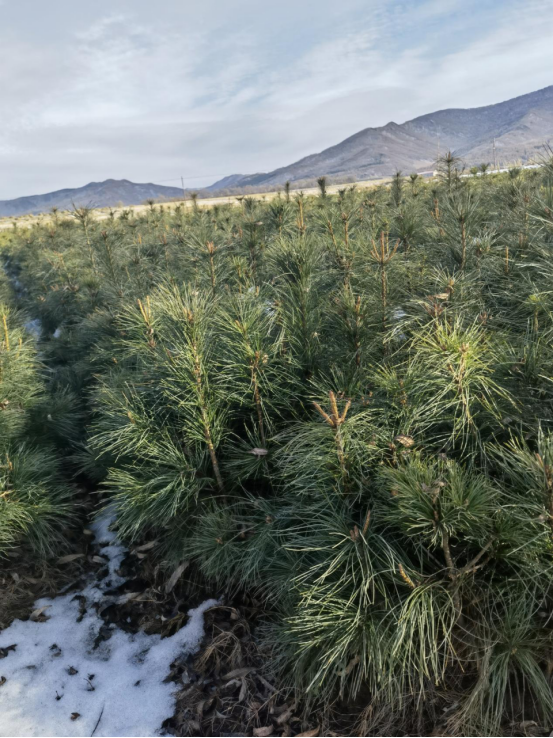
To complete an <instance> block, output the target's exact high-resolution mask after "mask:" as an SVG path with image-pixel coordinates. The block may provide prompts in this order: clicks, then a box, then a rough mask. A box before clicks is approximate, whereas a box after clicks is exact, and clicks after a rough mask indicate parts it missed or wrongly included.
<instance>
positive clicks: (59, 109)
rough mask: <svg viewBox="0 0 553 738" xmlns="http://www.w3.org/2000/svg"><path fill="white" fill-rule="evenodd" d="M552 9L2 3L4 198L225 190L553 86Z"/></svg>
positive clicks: (522, 4)
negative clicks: (88, 190)
mask: <svg viewBox="0 0 553 738" xmlns="http://www.w3.org/2000/svg"><path fill="white" fill-rule="evenodd" d="M552 27H553V2H552V0H317V1H316V2H315V1H314V0H278V2H263V1H261V2H260V0H94V2H92V1H88V0H86V1H85V0H81V1H80V2H75V0H0V199H8V198H12V197H18V196H20V195H30V194H36V193H41V192H47V191H50V190H55V189H60V188H63V187H79V186H82V185H84V184H86V183H87V182H89V181H92V180H103V179H106V178H108V177H113V178H117V179H119V178H127V179H131V180H134V181H137V182H147V181H154V182H159V183H166V184H174V185H175V186H178V185H179V184H180V176H181V175H182V176H184V178H185V184H186V186H189V187H196V186H197V187H199V186H201V185H204V184H210V183H211V182H213V181H214V180H216V179H218V178H220V177H222V176H224V175H226V174H231V173H234V172H240V173H251V172H256V171H267V170H271V169H273V168H275V167H277V166H281V165H284V164H288V163H290V162H292V161H294V160H296V159H298V158H300V157H301V156H304V155H306V154H309V153H313V152H315V151H320V150H321V149H323V148H325V147H327V146H330V145H332V144H335V143H338V141H340V140H342V139H343V138H345V137H347V136H348V135H351V134H353V133H355V132H357V131H358V130H360V129H362V128H366V127H368V126H379V125H383V124H385V123H387V122H388V121H390V120H394V121H396V122H397V123H401V122H403V121H405V120H408V119H410V118H413V117H415V116H417V115H421V114H423V113H427V112H431V111H433V110H437V109H440V108H445V107H474V106H478V105H485V104H489V103H492V102H500V101H502V100H505V99H508V98H510V97H514V96H516V95H520V94H524V93H526V92H530V91H533V90H536V89H539V88H541V87H546V86H547V85H550V84H553V72H552V71H551V70H552V69H553V44H552V43H551V29H552Z"/></svg>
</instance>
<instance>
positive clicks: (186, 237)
mask: <svg viewBox="0 0 553 738" xmlns="http://www.w3.org/2000/svg"><path fill="white" fill-rule="evenodd" d="M485 170H486V167H481V168H480V170H476V171H475V172H473V174H475V175H477V174H481V175H483V174H484V173H485ZM551 171H553V170H552V169H551V164H550V163H546V165H545V166H544V167H543V168H542V169H541V170H540V171H538V172H537V173H536V174H533V173H528V172H525V171H523V170H519V171H515V170H511V171H510V172H508V173H505V174H498V175H496V174H491V173H486V176H473V177H467V176H465V175H464V174H463V170H462V169H461V166H460V163H459V161H458V159H457V158H456V157H455V156H454V155H452V154H451V153H448V154H447V155H446V156H444V157H443V158H442V159H441V160H440V162H439V163H438V177H437V180H435V181H432V182H430V183H426V182H425V181H424V180H423V179H422V178H421V177H417V176H415V175H411V177H410V178H409V179H408V180H404V179H403V178H402V177H401V174H400V173H399V172H398V174H397V176H396V177H395V178H394V180H393V183H392V185H391V186H390V187H385V186H382V187H375V188H373V189H371V190H368V191H361V190H358V189H356V188H355V187H351V188H346V187H344V188H343V189H341V190H340V191H339V192H338V193H337V194H336V195H333V194H330V193H329V191H328V188H327V183H326V180H325V179H324V178H321V180H320V181H319V190H320V194H319V195H318V196H314V197H306V196H304V195H303V194H302V193H299V194H297V195H295V196H291V193H290V189H289V188H285V192H284V195H283V196H280V195H279V196H278V197H276V198H274V199H273V200H271V201H269V202H264V201H259V200H255V199H254V198H241V199H240V200H239V202H237V203H236V205H219V206H216V207H215V208H212V209H209V210H208V209H203V208H202V207H201V205H200V203H199V202H197V201H193V202H192V203H191V206H190V207H187V208H185V207H182V206H179V207H178V208H176V209H175V210H174V211H172V210H171V209H170V208H166V207H164V208H163V209H162V208H161V207H158V206H156V205H155V203H151V204H150V208H149V209H148V210H147V212H146V213H145V214H143V215H136V214H134V213H133V212H131V211H126V212H125V213H124V214H122V215H121V217H112V218H110V219H108V220H103V221H101V220H99V219H98V218H96V217H95V216H94V214H93V213H90V212H88V211H86V212H85V211H78V212H76V213H75V217H73V218H71V219H67V218H64V217H63V216H62V215H61V214H59V213H57V214H56V217H55V219H54V221H53V222H51V223H49V224H48V226H37V227H34V228H32V229H30V230H29V231H27V232H25V234H23V232H22V231H21V230H19V231H18V232H16V233H15V234H13V235H12V236H11V243H10V244H9V246H8V248H7V257H8V266H9V269H10V270H11V273H13V274H14V275H16V276H17V279H18V280H19V283H20V285H21V289H20V295H19V300H20V303H21V305H22V307H24V308H25V310H26V311H27V312H28V313H29V314H31V315H33V317H38V318H40V319H41V321H42V325H43V331H42V336H41V341H40V347H41V352H42V355H43V357H44V361H45V362H46V363H47V366H48V369H49V379H48V382H47V385H48V386H47V389H48V394H47V395H45V394H44V389H43V380H42V379H41V378H40V376H39V374H37V369H36V357H35V354H34V353H33V350H31V349H32V345H31V344H30V343H29V341H28V339H25V338H23V340H22V344H21V347H20V348H18V349H17V350H18V351H19V355H18V358H17V362H16V364H17V373H18V374H16V370H15V369H12V368H10V367H12V364H11V363H10V362H12V363H13V362H14V361H15V359H14V357H15V347H16V346H19V343H18V342H19V337H20V335H21V334H18V333H14V338H13V339H11V345H10V351H7V350H6V347H5V346H4V350H3V353H2V362H3V364H2V367H3V368H2V371H4V372H5V377H6V378H5V379H3V380H2V381H3V382H5V387H6V388H9V392H10V393H12V395H13V397H14V398H17V399H14V401H13V402H14V404H13V411H12V410H11V409H10V410H9V411H7V412H4V411H2V412H0V423H3V424H5V426H4V425H2V428H4V427H5V428H6V433H8V434H9V433H12V434H15V435H17V437H18V438H21V437H22V436H21V434H25V433H26V434H27V435H31V436H32V434H33V433H34V434H35V435H46V433H48V435H49V437H50V438H51V439H52V440H53V441H54V442H55V443H56V444H57V445H58V446H60V445H63V444H65V445H66V447H68V448H69V449H70V455H69V459H70V460H71V462H72V463H73V464H76V463H79V464H81V469H82V471H83V472H84V473H85V474H86V475H87V476H88V477H89V478H91V479H94V480H95V481H101V480H103V490H104V491H105V493H106V494H107V496H108V499H109V500H110V501H111V500H113V501H115V503H116V507H117V510H118V522H119V530H120V534H121V535H122V536H123V537H126V538H128V539H131V540H137V539H141V538H143V537H145V536H149V535H151V536H155V537H156V538H157V539H158V540H159V541H160V542H161V545H160V555H161V556H162V557H163V559H164V560H165V562H170V563H173V564H174V563H175V562H177V561H182V560H183V559H190V560H191V561H193V562H194V565H195V567H196V569H197V571H199V572H201V573H202V575H203V576H204V577H206V578H207V579H208V580H209V582H211V584H212V586H213V587H216V588H218V589H219V590H220V591H221V592H222V593H229V592H235V591H236V590H248V591H249V592H253V593H255V596H256V598H257V599H258V601H259V602H262V603H263V605H264V609H265V613H266V617H265V619H264V625H263V627H262V632H263V641H264V643H265V646H266V648H267V649H268V652H270V653H271V655H272V659H273V663H274V665H275V668H276V669H278V670H279V673H280V677H281V683H282V684H283V685H284V686H286V687H289V688H291V689H297V690H298V691H299V692H301V694H302V695H305V696H306V699H307V700H308V701H310V702H311V703H312V704H313V703H317V704H318V705H319V706H322V707H329V706H330V705H332V704H334V703H335V700H336V699H337V698H340V699H342V700H365V701H367V702H370V704H371V709H372V710H373V713H371V714H373V716H374V721H375V722H374V725H373V726H372V727H371V726H370V725H369V726H367V727H366V730H375V731H376V730H377V729H378V726H377V725H376V715H377V714H378V712H379V709H380V708H383V707H388V711H389V710H393V711H397V713H398V715H399V714H401V715H402V716H405V715H406V714H408V713H409V710H410V711H411V713H412V714H416V715H417V716H418V717H419V718H420V719H421V720H424V719H426V720H428V724H427V728H428V729H429V730H430V729H434V730H439V729H440V728H441V729H442V730H443V731H449V732H453V733H455V734H461V735H474V734H490V735H497V734H500V733H502V732H509V731H510V730H511V727H510V726H511V725H512V724H518V723H520V722H521V721H524V720H540V721H545V722H546V723H547V725H548V726H550V727H551V720H552V719H553V716H552V714H551V704H553V694H552V692H551V684H550V673H551V669H550V649H551V637H552V634H553V630H552V628H551V623H550V617H549V615H548V613H549V612H550V611H551V607H552V606H553V601H552V598H551V591H550V589H551V588H550V579H551V564H552V553H553V548H552V544H553V539H552V536H553V522H552V521H553V440H552V439H553V427H552V421H553V406H552V399H553V396H552V382H553V372H552V366H553V364H552V359H553V356H552V352H551V336H552V335H553V320H552V316H553V300H552V294H553V293H552V291H551V279H552V277H553V274H552V271H551V255H552V247H553V221H552V219H551V209H552V208H553V194H552V193H553V188H552V187H551V181H552V177H551ZM10 320H11V318H10ZM57 328H61V335H60V333H59V332H57V333H56V329H57ZM10 338H11V336H10ZM16 364H13V366H16ZM12 370H13V372H14V373H13V375H12V374H10V372H12ZM3 391H4V390H3ZM7 391H8V390H7V389H6V392H7ZM41 393H42V394H41ZM45 398H46V399H45ZM10 402H11V400H10ZM48 403H49V406H50V407H51V408H53V409H54V410H55V412H53V413H52V412H50V413H46V421H45V420H44V417H45V415H44V408H45V407H46V406H47V405H48ZM75 403H77V405H75ZM7 407H10V408H11V407H12V405H9V406H7ZM20 407H25V412H24V413H23V414H22V413H21V412H20V411H19V410H18V408H20ZM71 408H73V409H74V413H73V414H72V413H71ZM16 410H17V411H16ZM10 413H11V414H10ZM49 416H51V418H52V420H51V421H50V420H48V417H49ZM71 417H72V418H73V422H71ZM28 418H32V422H31V423H29V421H28ZM48 423H51V426H48ZM33 428H34V430H32V429H33ZM85 434H87V442H86V444H85V443H84V437H85ZM70 439H71V441H72V443H70ZM27 448H28V447H25V448H24V449H22V450H21V454H23V456H22V457H21V458H22V459H23V461H22V462H21V463H20V464H19V466H17V465H15V463H14V470H15V469H16V468H19V469H21V470H23V469H24V468H25V474H26V475H27V476H26V477H25V479H27V480H28V481H26V482H25V485H26V486H25V490H27V492H26V494H35V493H34V492H32V490H33V489H34V488H35V487H34V486H33V485H35V484H36V485H38V484H39V481H40V483H41V484H46V482H47V480H48V479H49V477H48V475H47V474H45V475H42V476H41V479H40V480H37V479H35V477H33V469H35V468H36V465H33V463H32V462H31V461H30V460H28V459H27V460H25V459H26V458H27V457H25V454H28V453H29V451H28V450H27ZM10 453H11V451H10ZM41 453H42V452H41ZM10 458H12V457H11V456H10ZM44 468H47V467H46V466H45V467H44ZM10 473H11V471H10ZM14 473H15V472H14ZM18 473H19V472H18ZM21 474H23V471H21ZM53 479H54V478H53V477H52V483H51V485H50V487H51V488H52V489H53V488H54V487H55V485H54V482H53ZM33 480H34V481H33ZM10 484H11V482H10ZM48 484H50V483H49V482H48ZM37 494H38V493H37ZM52 494H53V493H52ZM26 499H28V498H25V497H24V496H23V495H22V496H21V500H22V502H23V503H24V504H26V502H25V500H26ZM50 499H54V498H50ZM3 504H5V503H3ZM64 504H65V502H64V499H63V498H62V497H60V498H59V499H58V501H57V502H56V510H57V515H58V517H57V518H56V520H58V519H61V515H62V511H63V510H65V508H64V507H63V505H64ZM40 509H41V510H43V512H42V513H41V514H42V515H43V518H42V519H43V520H44V521H46V522H45V525H46V526H47V525H49V524H50V521H52V522H53V521H54V518H52V517H51V516H50V517H49V513H48V511H47V506H46V507H42V508H40ZM50 509H53V508H50ZM10 515H11V518H8V517H5V518H4V519H5V520H9V519H11V520H13V521H17V520H19V517H18V516H19V515H20V513H19V508H18V507H17V506H13V507H12V509H11V512H10ZM17 524H18V525H19V526H20V528H21V529H23V527H24V525H26V526H27V528H25V530H26V531H29V532H28V533H27V535H28V536H29V537H31V538H32V535H33V534H32V533H31V530H30V524H27V523H17ZM10 525H11V526H12V527H13V526H14V525H15V523H13V522H12V523H10ZM33 526H34V524H33ZM0 530H2V531H3V530H4V529H3V528H1V529H0ZM36 530H37V531H39V530H43V531H46V530H47V528H45V527H42V528H40V526H38V527H36ZM1 535H3V533H2V534H1ZM37 535H39V534H37ZM46 537H48V536H46ZM44 538H45V534H43V533H40V540H41V541H44ZM39 547H40V546H39ZM544 614H545V615H544ZM379 706H380V707H379ZM421 716H422V717H421ZM402 719H404V717H402ZM413 724H414V721H413ZM397 729H398V730H400V729H401V730H404V731H405V732H409V730H421V728H420V724H419V726H418V727H417V728H414V727H413V726H408V727H405V725H404V726H403V727H402V728H399V727H398V728H397Z"/></svg>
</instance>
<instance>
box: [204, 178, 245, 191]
mask: <svg viewBox="0 0 553 738" xmlns="http://www.w3.org/2000/svg"><path fill="white" fill-rule="evenodd" d="M244 176H245V175H244V174H229V175H228V177H223V179H219V180H217V182H214V183H213V184H212V185H209V187H206V188H205V189H206V190H209V191H210V192H215V191H216V190H224V189H226V188H227V187H234V186H235V185H236V183H237V182H239V181H240V180H241V179H244Z"/></svg>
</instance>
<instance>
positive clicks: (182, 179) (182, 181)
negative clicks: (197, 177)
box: [180, 174, 186, 200]
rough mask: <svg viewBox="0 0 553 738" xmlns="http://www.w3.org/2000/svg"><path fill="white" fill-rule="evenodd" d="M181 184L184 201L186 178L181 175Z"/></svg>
mask: <svg viewBox="0 0 553 738" xmlns="http://www.w3.org/2000/svg"><path fill="white" fill-rule="evenodd" d="M180 183H181V185H182V199H183V200H186V192H185V191H184V178H183V176H182V174H181V178H180Z"/></svg>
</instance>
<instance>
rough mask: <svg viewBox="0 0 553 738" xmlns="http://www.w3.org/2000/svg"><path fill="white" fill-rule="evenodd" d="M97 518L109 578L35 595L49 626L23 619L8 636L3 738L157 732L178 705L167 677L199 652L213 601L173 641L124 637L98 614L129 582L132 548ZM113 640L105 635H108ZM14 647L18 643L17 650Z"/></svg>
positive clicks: (1, 702) (1, 642) (3, 640)
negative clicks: (125, 564)
mask: <svg viewBox="0 0 553 738" xmlns="http://www.w3.org/2000/svg"><path fill="white" fill-rule="evenodd" d="M111 520H112V519H111V517H110V516H107V515H104V516H103V517H101V518H99V519H98V520H97V521H95V523H94V524H93V526H91V527H92V529H93V531H94V534H95V541H96V543H97V544H98V545H99V546H101V548H100V549H99V554H100V555H101V556H103V557H104V558H105V559H106V563H107V565H108V574H107V575H106V576H105V577H104V579H102V580H101V581H99V582H97V581H90V582H89V583H88V584H87V586H86V587H85V588H84V589H83V590H81V591H80V592H77V593H71V594H66V595H63V596H60V597H56V598H54V599H49V598H43V599H40V600H37V602H36V603H35V608H46V609H45V610H44V611H43V615H44V616H45V617H47V618H48V619H47V620H46V621H45V622H33V621H31V620H27V621H22V620H16V621H15V622H13V623H12V625H11V626H10V627H9V628H7V629H6V630H4V631H3V632H2V633H0V649H1V648H3V649H8V650H7V651H5V652H4V653H6V654H7V655H6V656H5V657H4V658H0V684H1V683H2V682H4V680H3V679H2V677H5V680H6V681H5V682H4V683H3V685H2V686H0V736H53V735H55V736H90V735H92V734H94V736H98V737H100V736H157V735H160V734H161V726H162V723H163V721H164V720H165V719H167V718H169V717H171V716H172V715H173V713H174V707H175V694H174V692H175V685H174V683H172V682H167V683H164V681H163V680H164V679H165V678H166V676H167V675H168V673H169V667H170V664H171V662H172V661H174V660H175V659H176V658H178V657H185V656H187V655H188V654H190V653H193V652H194V651H196V650H197V648H198V647H199V645H200V642H201V639H202V637H203V634H204V627H203V614H204V612H205V611H206V610H207V609H208V608H210V607H213V605H215V604H217V601H216V600H208V601H207V602H204V603H203V604H202V605H200V606H199V607H197V608H195V609H193V610H190V611H189V613H188V615H189V618H190V619H189V621H188V623H187V625H186V626H185V627H184V628H181V630H179V631H178V632H177V633H175V634H174V635H173V636H171V637H169V638H163V639H162V638H161V637H160V636H159V635H146V633H143V632H138V633H133V634H131V633H126V632H125V631H122V630H121V629H119V628H118V627H117V626H116V625H114V624H112V625H111V626H106V624H105V623H104V621H103V620H102V618H101V617H100V616H99V615H98V610H101V609H103V608H104V607H105V606H106V605H107V604H109V603H110V602H111V601H115V600H116V599H117V595H110V594H109V592H110V590H111V589H112V588H113V587H117V586H118V585H120V584H121V583H123V581H124V580H123V579H122V577H121V576H120V575H119V574H118V572H117V570H118V569H119V567H120V565H121V562H122V560H123V558H124V556H125V554H126V550H125V548H124V547H123V546H122V545H121V544H119V543H118V541H117V537H116V534H115V533H113V531H111V530H110V523H111ZM106 636H107V639H106ZM11 646H15V648H14V649H11V648H9V647H11Z"/></svg>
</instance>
